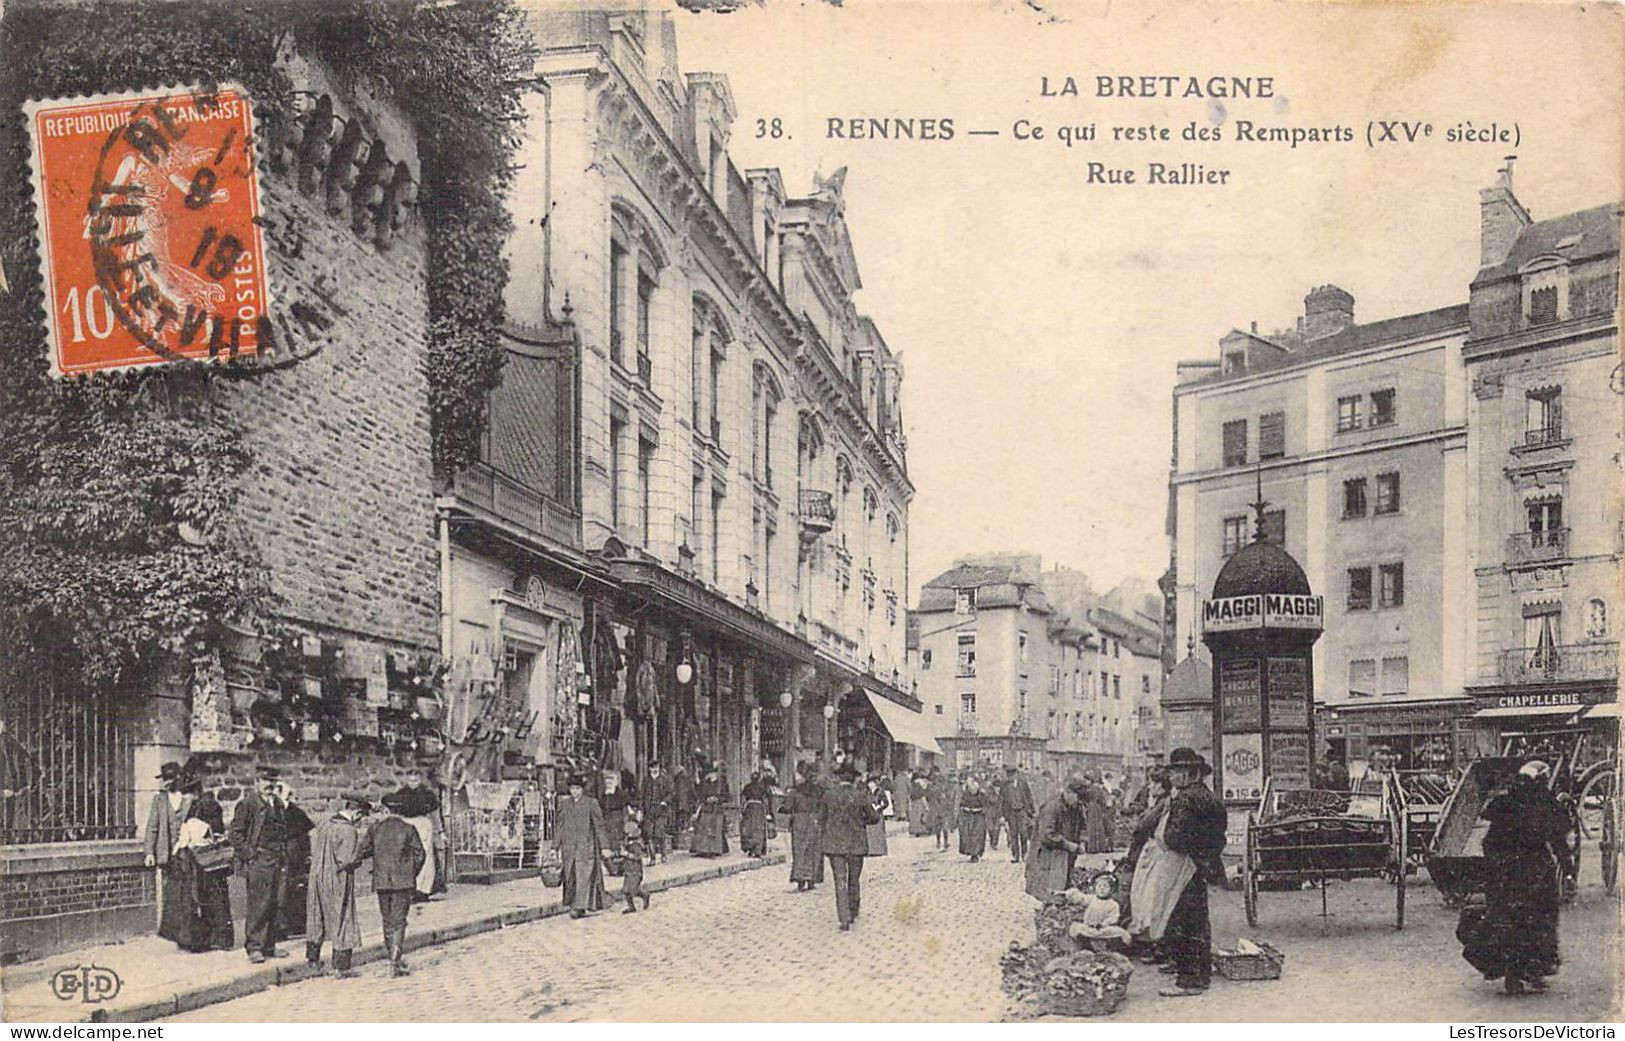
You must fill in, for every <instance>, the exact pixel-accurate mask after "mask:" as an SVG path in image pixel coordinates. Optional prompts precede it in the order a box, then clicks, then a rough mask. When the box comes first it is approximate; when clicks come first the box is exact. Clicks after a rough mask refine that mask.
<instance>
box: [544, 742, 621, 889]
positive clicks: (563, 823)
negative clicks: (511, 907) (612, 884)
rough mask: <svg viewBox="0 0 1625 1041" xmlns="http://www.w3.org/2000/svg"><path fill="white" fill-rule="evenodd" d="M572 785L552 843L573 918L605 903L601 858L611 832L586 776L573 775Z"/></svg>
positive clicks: (562, 802)
mask: <svg viewBox="0 0 1625 1041" xmlns="http://www.w3.org/2000/svg"><path fill="white" fill-rule="evenodd" d="M569 787H570V794H569V796H568V797H567V798H564V799H560V800H559V808H558V820H557V822H556V824H555V829H556V830H555V831H554V839H553V842H554V845H555V846H556V847H557V848H558V851H559V857H560V859H561V860H562V861H563V864H564V878H563V886H564V890H563V893H562V896H561V898H562V899H563V901H564V902H565V903H567V904H569V905H570V917H571V918H585V917H587V912H588V911H597V910H601V909H602V908H603V907H604V906H605V903H606V899H607V898H606V897H605V896H604V895H603V886H604V883H603V876H602V875H600V874H599V871H600V868H599V866H598V858H599V856H604V857H606V858H607V857H608V856H609V852H610V845H609V833H608V832H606V831H605V830H604V812H603V810H601V809H600V808H599V806H598V800H597V799H594V798H593V797H592V796H590V795H588V794H586V792H587V779H586V778H585V777H582V776H581V775H580V774H573V775H571V777H570V781H569Z"/></svg>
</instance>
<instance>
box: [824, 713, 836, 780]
mask: <svg viewBox="0 0 1625 1041" xmlns="http://www.w3.org/2000/svg"><path fill="white" fill-rule="evenodd" d="M834 723H835V703H834V702H833V701H826V702H824V766H825V768H826V769H829V768H832V767H833V766H834V764H835V735H834V734H833V733H831V731H832V730H833V729H834Z"/></svg>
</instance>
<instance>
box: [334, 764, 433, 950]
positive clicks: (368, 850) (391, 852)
mask: <svg viewBox="0 0 1625 1041" xmlns="http://www.w3.org/2000/svg"><path fill="white" fill-rule="evenodd" d="M383 801H384V809H385V810H387V811H388V815H387V816H385V817H384V818H383V819H382V820H380V821H378V822H377V823H376V824H374V825H373V826H372V827H371V828H369V829H367V833H366V834H365V835H363V836H362V837H361V845H360V846H359V847H358V848H357V849H356V854H355V859H354V860H352V861H351V862H350V863H349V864H347V865H345V867H344V870H345V871H346V872H347V873H348V874H350V875H351V877H354V874H355V869H356V868H358V867H360V866H361V862H362V861H363V860H365V859H367V858H368V857H371V858H372V890H373V892H375V893H377V894H378V915H379V917H380V918H382V919H383V922H384V949H385V950H386V951H388V952H389V974H390V975H391V976H405V975H407V968H406V916H407V913H408V912H409V911H411V909H412V898H413V895H414V894H415V893H416V891H417V876H418V872H419V871H420V870H421V869H422V868H423V861H424V860H425V859H427V858H428V851H427V850H425V849H424V848H423V840H422V839H421V838H419V837H418V830H417V828H415V827H413V826H412V825H411V824H409V823H408V822H407V821H405V820H403V819H402V817H401V808H402V807H403V806H406V807H408V808H411V807H410V800H407V799H404V798H403V797H402V795H401V793H400V792H391V793H389V794H388V795H386V796H384V800H383ZM336 960H337V959H336V958H335V961H336Z"/></svg>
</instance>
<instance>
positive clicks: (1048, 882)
mask: <svg viewBox="0 0 1625 1041" xmlns="http://www.w3.org/2000/svg"><path fill="white" fill-rule="evenodd" d="M1084 784H1085V782H1084V781H1083V780H1082V779H1081V778H1073V779H1071V780H1069V781H1067V783H1066V787H1065V788H1063V789H1061V794H1059V795H1057V796H1055V797H1054V798H1053V799H1051V800H1049V801H1048V802H1046V803H1045V804H1044V805H1043V806H1042V807H1041V808H1040V809H1039V811H1038V820H1037V822H1036V823H1035V824H1034V825H1033V848H1032V850H1031V851H1030V852H1028V854H1027V878H1026V882H1027V886H1026V888H1027V895H1028V896H1030V897H1032V898H1033V899H1035V900H1047V899H1049V897H1050V894H1052V893H1055V892H1057V891H1060V890H1064V889H1067V888H1068V887H1069V886H1070V885H1071V879H1072V865H1073V864H1075V863H1076V862H1077V859H1078V854H1079V853H1081V852H1083V841H1082V840H1083V827H1084V820H1083V788H1084Z"/></svg>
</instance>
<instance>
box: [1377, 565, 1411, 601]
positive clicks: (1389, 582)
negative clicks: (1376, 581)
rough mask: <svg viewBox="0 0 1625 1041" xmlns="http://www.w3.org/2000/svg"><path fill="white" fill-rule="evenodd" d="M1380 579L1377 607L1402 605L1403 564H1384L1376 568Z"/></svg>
mask: <svg viewBox="0 0 1625 1041" xmlns="http://www.w3.org/2000/svg"><path fill="white" fill-rule="evenodd" d="M1377 571H1378V574H1379V577H1380V579H1381V583H1380V586H1381V588H1380V589H1379V590H1378V599H1377V604H1378V606H1379V607H1402V606H1404V603H1405V565H1404V564H1384V565H1382V566H1381V567H1379V568H1378V569H1377Z"/></svg>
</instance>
